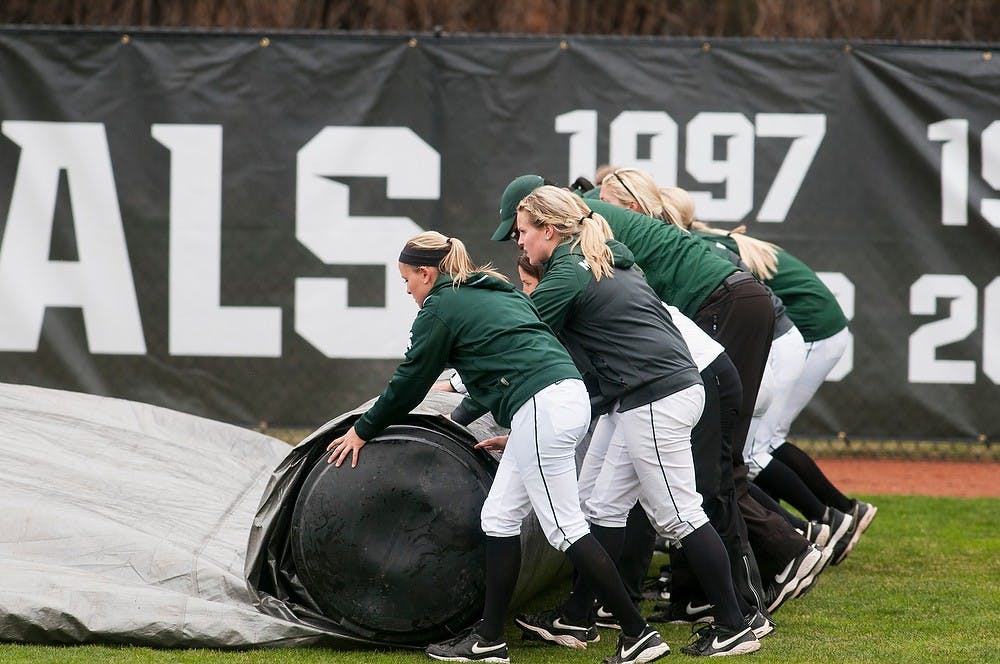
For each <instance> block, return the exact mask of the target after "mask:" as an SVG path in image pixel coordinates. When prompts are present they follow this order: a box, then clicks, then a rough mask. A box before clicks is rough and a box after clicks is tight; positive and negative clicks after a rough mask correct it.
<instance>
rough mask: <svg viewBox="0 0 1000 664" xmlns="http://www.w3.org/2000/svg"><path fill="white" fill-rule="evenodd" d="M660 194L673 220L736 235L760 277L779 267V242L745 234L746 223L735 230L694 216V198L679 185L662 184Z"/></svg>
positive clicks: (691, 227)
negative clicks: (766, 240) (711, 224)
mask: <svg viewBox="0 0 1000 664" xmlns="http://www.w3.org/2000/svg"><path fill="white" fill-rule="evenodd" d="M660 198H661V199H662V200H663V203H664V208H665V209H666V210H667V211H668V214H667V216H668V217H670V220H671V222H673V223H674V224H676V225H677V226H680V227H681V228H684V229H687V230H696V231H701V232H703V233H711V234H712V235H726V236H728V237H731V238H733V241H734V242H736V248H737V249H738V250H739V254H740V259H741V260H742V261H743V262H744V263H746V264H747V267H749V268H750V271H751V272H753V273H754V274H755V275H756V276H757V278H758V279H761V280H764V281H766V280H768V279H771V278H773V277H774V274H775V272H777V271H778V245H776V244H773V243H771V242H765V241H764V240H758V239H757V238H753V237H750V236H749V235H747V234H746V230H747V227H746V226H742V225H741V226H737V227H736V228H734V229H733V230H732V231H724V230H722V229H719V228H712V227H711V226H709V225H708V224H706V223H705V222H703V221H698V220H697V219H695V218H694V200H693V199H692V198H691V195H690V194H689V193H688V192H686V191H685V190H683V189H681V188H680V187H661V188H660Z"/></svg>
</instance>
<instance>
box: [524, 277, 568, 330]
mask: <svg viewBox="0 0 1000 664" xmlns="http://www.w3.org/2000/svg"><path fill="white" fill-rule="evenodd" d="M578 295H579V280H578V279H577V278H576V275H575V274H574V271H573V266H572V265H571V264H570V263H568V262H559V263H557V264H556V265H554V266H553V267H552V269H550V270H549V271H548V272H546V273H545V276H544V277H543V278H542V280H541V281H540V282H539V283H538V287H537V288H535V290H534V291H533V292H532V293H531V301H532V303H534V305H535V308H536V309H538V317H539V318H541V319H542V322H543V323H545V324H546V325H548V326H549V327H550V328H551V329H552V332H554V333H555V334H556V335H558V334H559V333H560V332H562V329H563V327H564V326H565V325H566V321H567V319H568V318H569V313H570V311H572V309H573V304H574V302H576V298H577V296H578Z"/></svg>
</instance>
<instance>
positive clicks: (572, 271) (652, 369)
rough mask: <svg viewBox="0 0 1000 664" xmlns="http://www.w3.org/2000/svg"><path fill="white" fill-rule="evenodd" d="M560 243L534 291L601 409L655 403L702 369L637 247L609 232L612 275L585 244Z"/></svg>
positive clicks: (697, 380) (697, 378) (693, 381)
mask: <svg viewBox="0 0 1000 664" xmlns="http://www.w3.org/2000/svg"><path fill="white" fill-rule="evenodd" d="M570 246H571V244H570V243H563V244H560V245H559V246H557V247H556V249H555V251H554V252H553V253H552V256H551V257H550V258H549V260H548V261H546V263H545V266H544V267H545V274H544V276H543V277H542V281H541V282H540V283H539V284H538V288H536V289H535V291H534V292H533V293H532V294H531V299H532V301H533V302H534V303H535V305H536V306H537V307H538V312H539V315H540V316H541V318H542V320H543V321H545V322H546V323H548V324H549V327H551V328H552V330H553V331H554V332H555V333H556V336H558V337H559V340H560V341H562V342H563V344H564V345H565V346H566V348H567V350H569V354H570V356H571V357H572V358H573V362H574V363H575V364H576V366H577V368H578V369H579V370H580V372H581V373H583V374H584V378H585V379H586V382H587V388H588V390H590V391H591V399H592V403H593V404H594V408H595V410H596V411H597V412H606V411H607V410H608V409H609V408H610V407H611V406H612V404H613V403H614V402H616V401H619V402H620V405H619V411H626V410H630V409H632V408H636V407H638V406H642V405H645V404H648V403H652V402H653V401H656V400H658V399H661V398H663V397H665V396H668V395H670V394H673V393H674V392H679V391H680V390H683V389H685V388H687V387H690V386H692V385H700V384H701V377H700V375H699V374H698V369H697V368H696V367H695V365H694V362H693V361H692V360H691V355H690V353H689V351H688V349H687V345H686V344H685V343H684V339H683V338H682V337H681V334H680V332H678V330H677V328H676V327H675V326H674V324H673V321H671V320H670V314H669V313H668V312H667V310H666V308H665V307H664V306H663V303H662V302H661V301H660V298H659V297H658V296H657V295H656V293H654V292H653V289H652V288H650V287H649V285H648V284H647V283H646V280H645V277H644V276H643V274H642V271H641V270H639V268H638V266H636V265H635V262H634V259H633V257H632V253H631V252H630V251H629V249H628V248H627V247H626V246H625V245H623V244H622V243H620V242H617V241H615V240H610V241H609V242H608V246H609V247H610V248H611V251H612V254H613V256H614V263H615V270H614V274H613V276H612V277H610V278H608V277H605V278H602V279H601V280H600V281H597V279H595V278H594V275H593V273H592V272H591V270H590V265H588V264H587V262H586V260H584V258H583V255H582V254H581V253H580V250H579V248H575V249H573V250H572V251H571V250H570Z"/></svg>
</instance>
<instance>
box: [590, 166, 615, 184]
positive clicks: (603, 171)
mask: <svg viewBox="0 0 1000 664" xmlns="http://www.w3.org/2000/svg"><path fill="white" fill-rule="evenodd" d="M613 170H615V167H614V166H612V165H611V164H601V165H600V166H598V167H597V170H596V171H595V172H594V182H596V183H597V184H601V180H603V179H604V178H606V177H607V176H608V175H610V174H611V171H613Z"/></svg>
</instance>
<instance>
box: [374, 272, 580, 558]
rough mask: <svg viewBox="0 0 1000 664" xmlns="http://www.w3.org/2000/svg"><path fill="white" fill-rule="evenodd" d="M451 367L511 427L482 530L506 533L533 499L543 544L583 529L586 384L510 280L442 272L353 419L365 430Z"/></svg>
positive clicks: (573, 537) (566, 540)
mask: <svg viewBox="0 0 1000 664" xmlns="http://www.w3.org/2000/svg"><path fill="white" fill-rule="evenodd" d="M448 366H451V367H454V368H455V369H456V370H457V371H458V372H459V373H460V374H461V375H462V378H463V380H464V381H465V386H466V388H467V389H468V392H469V396H468V397H467V399H471V400H474V401H475V402H476V403H477V404H479V406H481V411H482V412H486V410H489V411H490V412H492V414H493V417H494V418H495V419H496V421H497V423H499V424H500V425H502V426H509V427H510V430H511V431H510V438H509V439H508V442H507V447H506V449H505V451H504V454H503V456H502V457H501V461H500V466H499V468H498V469H497V474H496V477H495V478H494V480H493V485H492V487H491V488H490V493H489V496H488V497H487V498H486V502H485V504H484V505H483V511H482V528H483V532H485V533H486V534H487V535H490V536H494V537H513V536H515V535H518V534H520V531H521V522H522V521H523V520H524V517H525V516H527V515H528V513H529V511H531V509H532V508H534V510H535V515H536V516H537V517H538V520H539V523H540V524H541V526H542V530H543V532H544V533H545V536H546V538H547V539H548V541H549V542H550V543H551V544H552V546H554V547H556V548H558V549H560V550H562V551H565V550H566V549H567V548H569V546H570V545H572V544H573V543H574V542H576V541H577V540H578V539H579V538H581V537H583V536H584V535H586V534H587V533H588V532H589V531H588V527H587V523H586V521H585V520H584V518H583V513H582V512H581V510H580V504H579V497H578V493H577V485H576V462H575V449H576V445H577V443H578V442H579V441H580V439H581V438H583V436H584V435H585V434H586V432H587V428H588V426H589V424H590V402H589V399H588V397H587V391H586V388H585V387H584V385H583V381H582V380H581V378H580V372H579V371H577V369H576V367H575V366H574V364H573V361H572V360H571V359H570V357H569V355H568V354H567V352H566V350H565V349H564V348H563V347H562V345H561V344H560V343H559V341H558V340H557V339H556V338H555V337H554V336H553V335H552V332H551V331H550V330H549V328H548V326H547V325H545V324H544V323H542V322H541V320H539V318H538V313H537V310H536V309H535V307H534V305H533V304H532V303H531V301H530V299H529V298H528V297H527V296H526V295H524V294H523V293H521V292H520V291H519V290H517V289H515V288H514V287H513V286H511V285H510V284H509V283H507V282H505V281H503V280H501V279H497V278H495V277H492V276H489V275H486V274H473V275H471V276H470V277H469V279H468V280H467V281H466V282H465V283H463V284H460V285H459V286H458V287H454V286H453V285H452V281H451V277H449V276H446V275H442V276H440V277H439V278H438V279H437V281H436V282H435V283H434V285H433V287H432V288H431V291H430V293H429V294H428V295H427V297H426V299H425V300H424V303H423V307H422V308H421V309H420V311H419V313H418V314H417V317H416V319H415V320H414V321H413V326H412V327H411V329H410V347H409V348H408V349H407V351H406V355H405V357H404V359H403V362H402V363H401V364H400V365H399V367H398V368H397V369H396V371H395V372H394V373H393V375H392V378H391V379H390V381H389V385H388V386H387V387H386V388H385V390H384V391H383V392H382V394H381V395H380V396H379V398H378V400H377V401H376V402H375V404H373V405H372V407H371V408H370V409H369V410H368V411H367V412H366V413H365V414H364V415H362V416H361V418H360V419H359V420H358V421H357V422H356V423H355V425H354V426H355V431H356V432H357V434H358V435H359V436H360V437H361V438H363V439H365V440H368V439H370V438H372V437H373V436H375V435H377V434H378V433H379V432H380V431H381V430H382V429H384V428H385V427H386V426H388V425H390V424H392V423H393V422H396V421H398V420H400V419H401V418H402V417H404V416H405V415H406V414H407V413H409V412H410V410H412V409H413V408H414V407H416V406H417V405H418V404H419V403H420V402H421V401H422V400H423V398H424V396H425V395H426V394H427V391H428V390H429V389H430V388H431V386H432V385H433V384H434V381H435V380H436V379H437V377H438V376H439V375H440V374H441V371H442V370H443V369H444V368H445V367H448Z"/></svg>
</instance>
